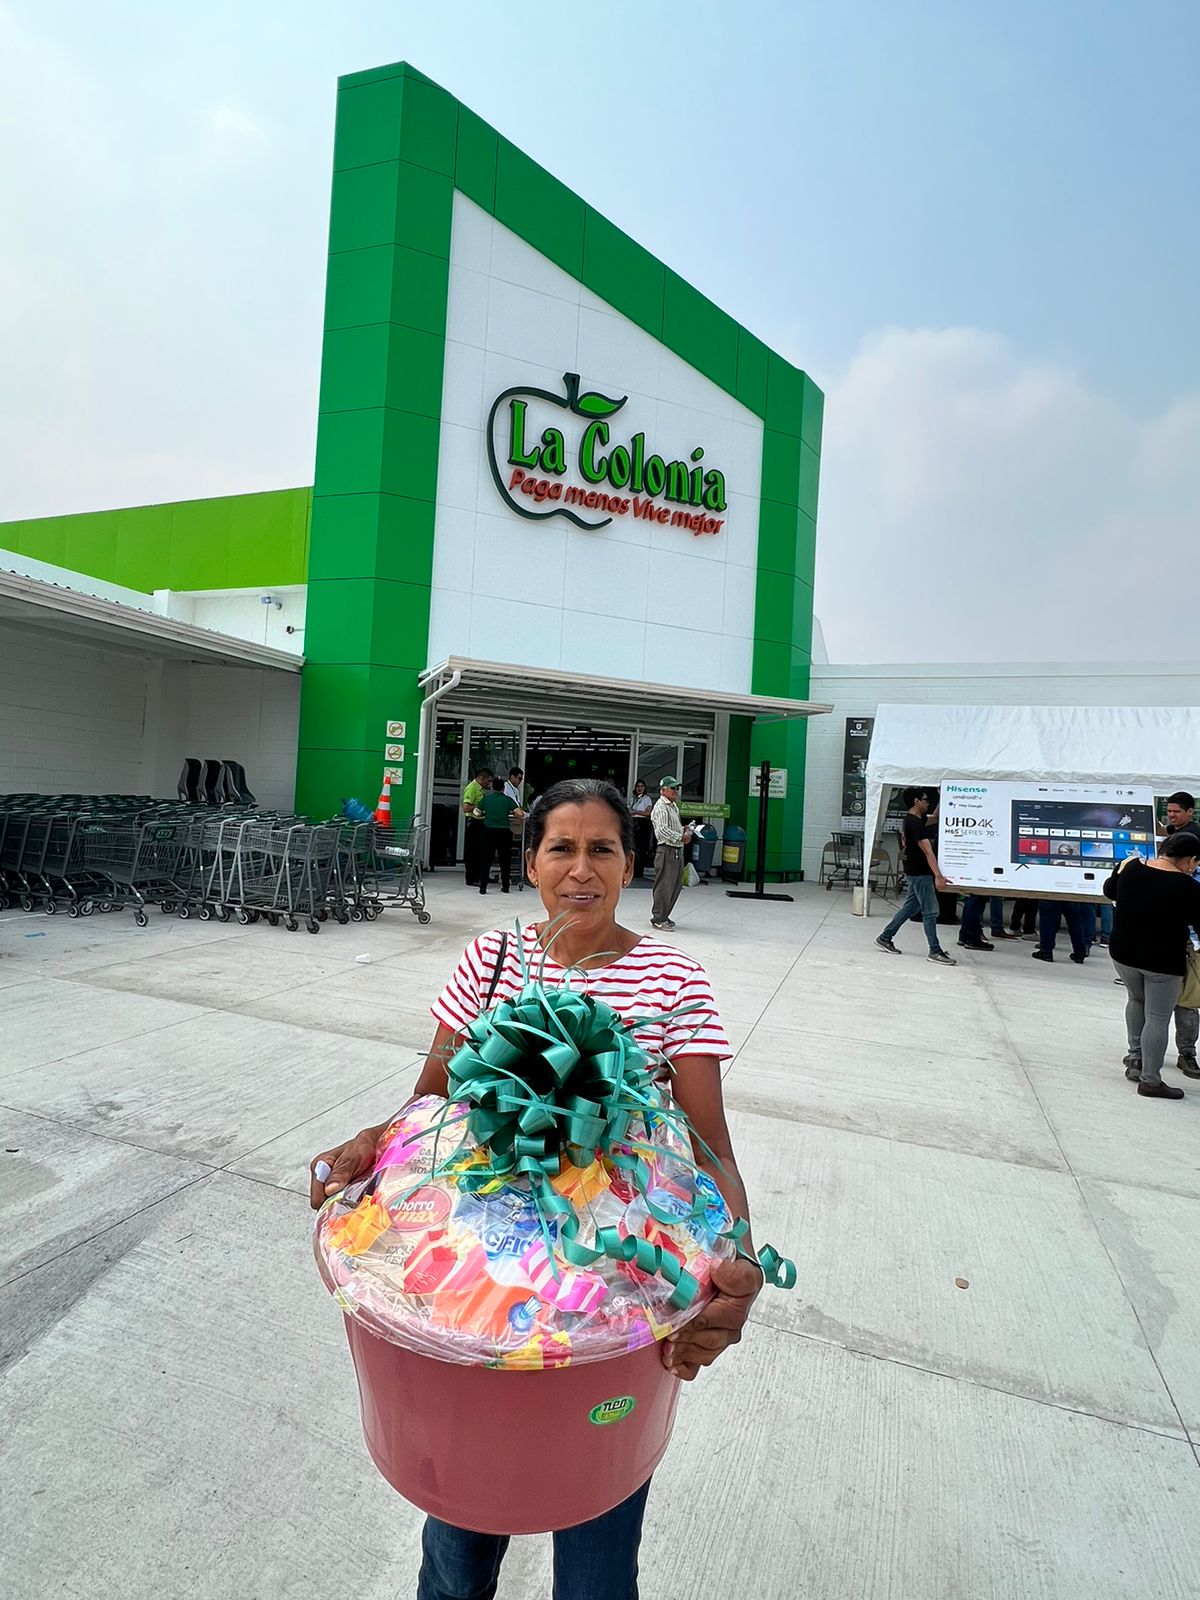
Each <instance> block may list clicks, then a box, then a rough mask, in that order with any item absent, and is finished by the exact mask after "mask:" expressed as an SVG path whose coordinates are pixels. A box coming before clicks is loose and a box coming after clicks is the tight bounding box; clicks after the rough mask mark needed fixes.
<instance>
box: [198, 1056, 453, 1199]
mask: <svg viewBox="0 0 1200 1600" xmlns="http://www.w3.org/2000/svg"><path fill="white" fill-rule="evenodd" d="M422 1059H423V1058H422V1056H421V1055H420V1054H419V1053H417V1052H416V1051H414V1052H413V1059H412V1060H411V1061H410V1062H408V1063H407V1065H406V1066H403V1067H396V1068H394V1069H393V1071H391V1072H389V1073H387V1074H385V1076H384V1077H382V1078H376V1079H375V1080H374V1082H373V1083H364V1084H363V1086H362V1088H361V1089H356V1090H355V1091H354V1093H353V1094H348V1095H346V1096H344V1098H343V1099H341V1100H335V1101H334V1103H333V1104H332V1105H331V1106H326V1107H325V1108H324V1110H322V1111H317V1112H314V1113H313V1115H312V1116H311V1117H303V1118H302V1119H301V1120H300V1121H299V1122H294V1123H293V1124H292V1126H291V1127H290V1128H284V1129H283V1131H282V1132H281V1133H273V1134H272V1135H271V1137H270V1138H269V1139H264V1140H263V1142H262V1143H261V1144H256V1145H254V1146H253V1147H252V1148H251V1149H249V1150H246V1151H243V1153H242V1154H241V1155H240V1156H233V1157H231V1159H230V1161H227V1162H225V1163H224V1165H223V1166H221V1167H219V1168H218V1169H217V1170H218V1171H219V1172H228V1171H229V1170H230V1169H231V1165H232V1162H233V1161H245V1160H246V1159H247V1158H248V1157H249V1156H252V1155H254V1154H256V1152H257V1151H259V1150H265V1149H266V1148H267V1146H268V1145H271V1144H275V1143H276V1141H277V1140H279V1139H286V1138H287V1136H288V1134H290V1133H296V1132H298V1131H299V1129H301V1128H303V1127H304V1126H305V1125H306V1124H307V1123H310V1122H315V1121H316V1119H317V1117H323V1116H325V1115H326V1114H327V1113H328V1112H330V1111H336V1110H337V1108H338V1107H339V1106H345V1105H349V1104H350V1102H351V1100H357V1099H358V1097H359V1095H360V1094H367V1093H369V1092H370V1091H371V1090H372V1089H378V1088H380V1087H381V1086H382V1085H383V1084H385V1083H387V1082H388V1080H389V1079H390V1078H394V1077H395V1076H396V1074H397V1073H399V1072H407V1071H408V1070H409V1068H410V1067H416V1066H419V1065H420V1063H421V1061H422ZM237 1176H238V1177H240V1178H244V1177H246V1176H247V1174H246V1173H244V1172H240V1173H238V1174H237Z"/></svg>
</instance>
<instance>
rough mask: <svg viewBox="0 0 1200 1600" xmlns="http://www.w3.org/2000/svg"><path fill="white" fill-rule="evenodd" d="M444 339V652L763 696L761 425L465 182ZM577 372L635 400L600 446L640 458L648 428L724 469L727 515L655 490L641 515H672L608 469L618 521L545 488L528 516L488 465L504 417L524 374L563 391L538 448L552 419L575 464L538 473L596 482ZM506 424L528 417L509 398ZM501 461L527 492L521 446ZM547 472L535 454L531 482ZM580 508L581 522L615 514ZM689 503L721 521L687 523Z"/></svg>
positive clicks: (550, 409) (436, 649)
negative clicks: (756, 681)
mask: <svg viewBox="0 0 1200 1600" xmlns="http://www.w3.org/2000/svg"><path fill="white" fill-rule="evenodd" d="M446 340H447V342H446V358H445V362H446V364H445V376H444V379H443V386H444V409H443V415H442V423H441V436H440V443H439V466H438V495H437V509H436V517H435V533H434V559H433V587H432V597H431V607H430V642H429V659H430V664H431V665H432V664H434V663H435V662H437V661H439V660H442V659H444V658H445V657H446V656H449V655H463V654H469V655H472V656H475V657H477V658H481V659H486V660H496V661H509V662H513V663H516V664H520V665H529V666H539V667H558V668H560V669H561V670H563V671H574V672H594V673H596V674H598V675H618V676H629V677H637V676H645V677H648V678H658V679H660V680H661V681H668V682H669V681H671V680H672V679H674V680H676V681H685V682H688V683H692V684H695V685H697V686H698V687H703V688H712V689H724V690H732V691H736V692H749V689H750V661H751V651H750V649H749V647H748V645H747V642H746V641H747V640H748V639H749V637H750V634H751V632H752V629H753V616H754V589H755V572H756V565H757V547H758V492H759V484H760V480H761V467H762V423H761V422H760V420H759V419H758V418H757V417H755V416H754V414H753V413H752V412H750V411H748V410H747V409H746V408H745V407H744V406H742V405H740V404H739V403H738V402H737V401H735V400H733V399H732V398H731V397H730V396H729V395H727V394H726V393H725V392H724V390H722V389H720V388H719V387H718V386H717V385H716V384H713V383H711V382H710V381H709V380H708V379H707V378H706V377H704V376H703V374H701V373H699V372H697V371H695V369H694V368H692V367H690V366H689V365H688V364H687V363H686V362H684V361H681V360H680V359H679V358H678V357H676V356H674V355H673V354H672V353H671V352H670V351H667V350H666V349H665V348H664V347H663V346H662V345H661V344H660V343H659V342H658V341H657V340H656V339H653V338H652V337H651V336H650V335H649V334H647V333H645V332H644V331H643V330H642V329H640V328H638V327H637V326H636V325H635V324H634V323H632V322H630V321H628V319H626V318H624V317H622V316H621V315H620V314H619V313H617V312H616V311H614V310H613V308H612V307H611V306H608V305H606V304H605V303H604V302H603V301H602V300H600V299H599V298H598V297H597V296H596V295H594V294H593V293H591V292H590V291H589V290H586V289H582V288H581V287H580V285H579V284H578V283H577V282H576V280H575V279H573V278H572V277H571V276H570V275H569V274H568V273H565V272H563V271H561V269H560V268H558V267H557V266H555V265H554V264H553V263H552V262H549V261H547V260H546V259H545V258H544V257H542V256H541V255H540V254H539V253H538V252H537V251H536V250H533V249H532V248H531V247H530V246H529V245H527V244H525V243H524V241H523V240H521V239H519V238H517V237H516V235H514V234H512V233H511V232H509V230H507V229H506V228H504V227H503V226H501V225H500V224H499V223H497V222H496V221H495V220H494V219H493V218H491V217H489V216H487V215H486V214H485V213H484V212H483V211H481V210H480V209H479V208H478V207H477V206H474V205H473V204H472V203H471V202H470V201H469V200H467V199H466V198H465V197H464V196H462V195H456V196H455V200H454V224H453V232H452V237H451V257H450V292H449V301H448V311H447V328H446ZM568 372H577V373H578V374H579V376H580V392H581V394H583V395H587V394H595V395H599V396H602V397H607V399H609V400H611V401H614V402H623V403H622V404H621V405H620V406H619V409H617V410H615V411H614V412H613V414H612V416H611V422H610V424H609V431H610V436H609V439H608V441H607V443H606V444H605V443H603V441H601V444H600V446H599V450H601V451H603V453H605V454H607V453H611V452H612V451H614V450H616V449H618V448H626V447H627V448H629V449H630V450H631V451H632V449H633V440H634V437H635V435H637V434H638V433H641V434H643V435H644V437H645V454H646V456H647V457H649V456H650V455H658V456H661V457H662V458H663V460H664V461H667V462H670V461H676V462H680V463H682V464H684V467H685V469H686V470H687V471H688V472H689V473H690V472H691V471H692V470H693V466H695V467H698V468H699V470H700V472H701V474H703V472H705V471H709V470H713V469H716V470H719V471H721V472H722V473H723V474H724V477H725V485H726V498H727V506H726V508H725V509H723V510H719V511H717V510H714V511H711V512H708V511H706V510H705V508H704V507H703V506H699V507H697V506H693V505H683V506H681V505H680V504H679V503H678V502H669V501H667V500H666V498H665V494H664V495H659V496H651V495H649V494H647V493H642V492H640V491H639V495H638V502H639V505H640V506H641V507H642V508H643V509H644V508H645V506H646V503H647V501H648V500H652V501H653V505H654V509H655V510H659V509H661V510H665V511H667V513H668V516H667V519H666V521H662V522H660V521H658V520H657V519H655V518H653V517H652V518H651V519H646V518H643V517H641V516H638V515H635V514H634V512H633V509H632V501H633V491H632V489H626V488H622V487H621V486H619V485H613V484H610V483H607V482H604V483H601V484H597V485H596V488H597V489H598V490H599V491H601V492H603V493H606V494H612V495H613V496H618V497H622V498H624V499H625V500H627V501H628V502H629V503H630V505H629V509H627V510H625V511H618V512H616V513H615V514H612V515H611V520H610V521H608V522H607V523H606V524H605V525H604V526H600V527H594V528H593V527H588V528H581V527H577V526H575V525H574V524H572V523H571V522H570V521H569V520H568V519H567V518H566V517H563V516H560V515H553V516H550V515H546V514H545V513H547V512H549V511H551V510H554V509H556V508H555V507H554V505H553V504H552V502H551V501H550V499H549V498H545V499H543V500H542V501H537V500H535V499H534V498H533V496H529V497H527V500H528V504H529V505H530V506H531V508H532V509H533V510H535V511H537V512H541V513H542V514H541V515H539V516H538V517H537V519H536V520H530V519H529V518H527V517H523V516H521V515H518V513H517V512H516V511H515V510H513V509H512V507H511V506H510V504H509V503H508V502H507V501H506V499H505V498H504V496H503V495H502V494H501V492H500V490H499V489H498V488H497V485H496V482H495V480H494V478H493V475H492V471H491V468H490V465H489V461H488V453H487V445H488V417H489V412H490V410H491V407H492V404H493V401H494V400H495V399H496V398H497V396H499V395H500V394H501V393H503V391H505V390H508V389H512V388H515V387H516V386H518V385H521V386H523V387H530V388H533V389H538V390H543V391H545V392H546V393H548V394H549V395H551V396H553V397H555V399H554V400H551V401H546V400H537V399H536V398H535V399H532V400H531V401H530V402H529V405H530V406H531V407H532V408H534V409H531V410H530V411H529V433H528V436H527V438H526V441H525V443H526V449H527V451H531V450H533V449H536V448H537V447H538V446H539V445H540V442H541V440H542V436H543V429H544V427H545V426H546V425H547V424H546V419H547V418H550V419H553V421H552V425H553V426H554V427H557V428H558V429H559V430H560V431H561V433H562V435H563V438H564V443H565V449H566V456H567V460H568V464H569V470H568V471H567V473H565V474H554V473H551V472H550V471H549V469H547V471H546V472H545V473H544V474H543V475H542V477H541V479H540V481H542V482H544V483H545V484H546V486H547V487H549V485H550V483H551V482H556V487H558V488H559V489H560V491H562V492H563V493H564V494H565V491H566V489H567V488H569V487H570V486H571V485H575V487H576V488H577V489H582V490H583V491H586V490H587V488H588V485H587V483H586V482H584V480H583V479H582V478H581V477H580V475H579V473H578V471H576V470H572V469H574V468H575V467H577V462H578V449H579V445H580V441H581V439H582V437H583V434H584V430H585V428H586V427H587V425H588V423H589V421H590V420H592V414H589V413H586V412H584V411H582V410H580V411H573V410H572V409H571V408H570V406H569V405H568V400H569V399H570V397H569V396H568V395H567V391H566V389H565V386H564V379H563V375H564V373H568ZM559 396H562V399H558V398H557V397H559ZM537 408H540V409H537ZM501 420H502V421H503V423H504V424H505V426H512V423H511V421H510V414H509V413H508V411H507V410H505V411H504V413H503V417H502V419H501ZM698 450H699V451H701V452H702V455H701V456H700V458H699V460H698V461H697V462H695V463H693V461H692V457H693V452H696V451H698ZM499 465H500V467H501V469H502V470H501V476H502V481H504V483H505V488H506V490H508V491H509V492H512V493H514V494H515V493H518V492H519V491H518V490H516V489H514V488H513V485H512V483H511V478H512V473H513V465H512V464H511V463H509V462H508V460H507V449H506V450H505V452H504V454H503V455H502V456H499ZM535 471H536V472H541V468H540V467H536V468H535V466H534V465H533V464H531V465H530V469H529V472H528V473H527V477H528V478H529V479H533V478H534V476H535ZM506 474H507V476H505V475H506ZM701 481H702V480H701ZM519 503H520V504H522V505H523V506H524V505H525V504H526V501H524V500H523V501H521V502H519ZM565 505H566V502H565V500H564V507H565ZM573 509H574V510H575V511H576V514H578V515H580V516H581V517H582V518H583V519H584V520H585V521H600V520H601V519H602V518H603V517H604V516H605V515H607V514H609V508H607V507H602V508H600V509H599V510H595V509H592V508H586V507H585V506H583V505H582V504H576V503H573ZM677 513H682V515H683V516H684V517H687V516H695V515H701V516H709V517H711V518H712V519H713V520H716V521H719V522H720V524H721V526H720V529H719V531H717V532H716V533H704V532H699V531H695V530H694V529H692V528H690V527H688V526H687V525H686V523H680V522H679V521H677V522H676V525H675V526H671V525H670V522H671V519H672V518H673V517H676V514H677ZM589 617H590V618H593V619H595V620H594V621H593V622H592V623H591V624H588V623H587V622H586V620H585V619H587V618H589ZM614 620H616V621H617V622H618V623H619V626H615V627H614V626H613V623H614ZM730 629H733V630H735V631H734V632H732V633H731V632H729V630H730ZM615 663H620V665H616V664H615Z"/></svg>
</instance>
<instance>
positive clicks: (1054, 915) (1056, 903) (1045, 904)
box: [1032, 900, 1096, 967]
mask: <svg viewBox="0 0 1200 1600" xmlns="http://www.w3.org/2000/svg"><path fill="white" fill-rule="evenodd" d="M1037 907H1038V914H1037V916H1038V942H1037V949H1036V950H1034V951H1033V952H1032V955H1033V959H1034V960H1035V961H1053V960H1054V945H1055V942H1056V940H1057V939H1058V930H1059V928H1060V926H1061V925H1062V923H1063V922H1064V921H1065V922H1066V924H1067V937H1068V938H1069V939H1070V941H1071V960H1072V961H1073V962H1074V963H1075V965H1076V966H1077V967H1081V966H1082V965H1083V963H1084V962H1085V961H1086V960H1087V953H1088V950H1089V948H1090V947H1091V944H1092V942H1093V941H1092V938H1091V937H1090V934H1091V932H1092V930H1094V929H1095V926H1096V912H1095V909H1094V908H1093V907H1092V906H1090V905H1080V904H1079V902H1078V901H1077V900H1039V901H1038V903H1037Z"/></svg>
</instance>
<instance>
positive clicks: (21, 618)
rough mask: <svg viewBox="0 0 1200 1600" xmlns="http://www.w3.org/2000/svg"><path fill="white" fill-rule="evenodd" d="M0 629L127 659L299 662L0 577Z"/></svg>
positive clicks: (148, 614)
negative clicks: (33, 632)
mask: <svg viewBox="0 0 1200 1600" xmlns="http://www.w3.org/2000/svg"><path fill="white" fill-rule="evenodd" d="M0 623H11V624H17V625H19V626H21V627H25V628H36V629H37V630H39V631H40V632H43V633H55V634H59V635H60V636H62V637H65V638H69V639H74V640H75V641H77V642H79V641H83V642H85V643H88V644H97V645H102V646H107V647H108V648H109V649H110V650H122V651H125V652H126V653H127V654H133V655H140V656H147V657H152V658H157V657H166V658H167V659H169V660H170V659H174V660H183V661H197V662H204V663H207V664H210V665H225V666H239V667H274V668H277V669H278V670H280V671H282V672H299V671H300V669H301V667H302V665H303V661H302V658H301V657H300V656H297V655H291V654H290V653H289V652H288V651H286V650H276V649H274V648H273V647H272V646H270V645H265V644H255V643H254V642H253V641H252V640H250V639H237V638H234V637H233V636H232V635H231V634H225V633H216V632H214V631H213V630H212V629H211V628H200V627H197V626H196V624H195V623H194V622H182V621H180V620H179V619H178V618H175V617H164V616H160V615H159V614H158V613H157V612H154V611H143V610H142V609H141V608H140V607H139V606H132V605H125V604H123V603H122V602H120V601H116V600H107V599H102V598H101V597H100V596H98V595H93V594H84V593H83V592H82V591H80V590H78V589H68V588H64V587H63V586H62V585H61V584H57V583H47V582H45V581H44V580H43V579H41V578H29V577H26V576H24V575H23V574H22V573H19V572H5V571H0Z"/></svg>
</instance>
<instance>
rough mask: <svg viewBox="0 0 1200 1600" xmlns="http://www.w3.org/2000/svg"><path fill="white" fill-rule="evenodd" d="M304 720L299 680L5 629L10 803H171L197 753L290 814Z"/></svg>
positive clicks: (2, 739)
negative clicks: (121, 798)
mask: <svg viewBox="0 0 1200 1600" xmlns="http://www.w3.org/2000/svg"><path fill="white" fill-rule="evenodd" d="M299 714H300V678H299V674H296V673H283V672H268V671H260V670H257V669H253V668H241V667H221V666H211V667H209V666H196V665H191V664H189V663H187V662H184V661H178V662H177V661H161V660H152V661H151V660H145V659H144V658H142V657H140V656H134V655H128V654H125V653H123V652H118V651H114V650H106V649H103V648H101V647H98V646H91V645H85V644H81V643H76V642H74V641H71V640H67V639H64V638H59V637H58V636H57V635H53V634H49V633H43V632H40V631H38V630H35V629H27V628H20V627H15V626H12V625H11V624H4V625H2V626H0V794H5V793H32V794H51V795H52V794H105V793H108V794H132V793H136V794H154V795H165V796H170V795H173V794H174V793H175V786H176V783H177V782H178V778H179V771H180V768H181V767H182V765H183V758H184V756H188V755H195V756H200V757H205V756H211V757H214V758H215V759H217V760H235V761H240V762H242V764H243V765H244V766H245V768H246V772H247V776H248V778H249V780H250V786H251V788H252V789H253V790H254V793H255V794H256V796H257V797H258V800H259V802H260V804H262V805H263V806H272V807H279V808H281V809H287V808H290V806H291V805H292V800H293V795H294V792H295V779H296V741H297V731H298V726H299ZM371 798H372V799H373V798H374V797H373V796H372V797H371Z"/></svg>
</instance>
